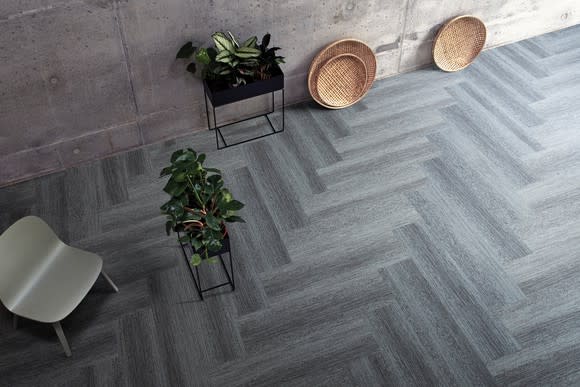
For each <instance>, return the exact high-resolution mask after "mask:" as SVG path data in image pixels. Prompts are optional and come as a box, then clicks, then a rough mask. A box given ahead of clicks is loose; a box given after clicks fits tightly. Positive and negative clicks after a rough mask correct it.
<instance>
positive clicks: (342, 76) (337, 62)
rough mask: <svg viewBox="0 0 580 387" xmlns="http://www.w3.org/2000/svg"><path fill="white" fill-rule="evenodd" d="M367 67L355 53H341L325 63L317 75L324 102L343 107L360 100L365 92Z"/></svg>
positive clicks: (319, 93) (317, 88)
mask: <svg viewBox="0 0 580 387" xmlns="http://www.w3.org/2000/svg"><path fill="white" fill-rule="evenodd" d="M366 83H367V67H366V65H365V63H364V62H363V61H362V60H361V59H360V58H359V57H358V56H356V55H354V54H341V55H337V56H335V57H334V58H331V59H329V60H328V61H327V62H326V63H324V64H323V65H322V66H321V67H320V70H319V72H318V77H316V90H317V91H318V96H319V97H320V99H321V101H322V102H324V104H326V105H329V106H332V107H335V108H341V107H345V106H350V105H352V104H353V103H355V102H356V101H358V100H360V99H361V98H362V96H363V95H364V93H365V87H366Z"/></svg>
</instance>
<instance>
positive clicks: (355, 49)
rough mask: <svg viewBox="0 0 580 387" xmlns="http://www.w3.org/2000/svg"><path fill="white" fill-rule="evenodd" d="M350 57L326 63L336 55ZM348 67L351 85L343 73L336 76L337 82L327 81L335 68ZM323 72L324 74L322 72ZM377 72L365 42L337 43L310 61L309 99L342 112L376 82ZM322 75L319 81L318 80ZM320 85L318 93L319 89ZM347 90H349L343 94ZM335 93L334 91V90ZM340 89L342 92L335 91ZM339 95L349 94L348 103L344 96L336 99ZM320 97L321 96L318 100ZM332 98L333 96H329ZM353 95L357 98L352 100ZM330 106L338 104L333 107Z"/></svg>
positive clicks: (358, 99)
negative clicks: (364, 69)
mask: <svg viewBox="0 0 580 387" xmlns="http://www.w3.org/2000/svg"><path fill="white" fill-rule="evenodd" d="M344 54H350V56H348V58H347V56H345V57H341V58H342V59H337V62H335V61H332V62H329V60H331V59H333V58H336V57H338V56H341V55H344ZM360 62H362V63H363V64H364V68H366V77H365V81H364V87H362V88H361V87H360V85H361V83H362V79H363V76H364V75H363V72H362V68H363V67H362V66H361V65H360ZM338 65H340V66H348V67H349V68H350V70H349V72H348V74H349V75H348V77H350V79H351V81H352V83H349V82H347V81H346V80H345V79H342V80H341V79H340V78H341V77H342V78H346V76H344V75H343V74H340V75H339V74H338V73H337V74H336V80H335V81H334V82H330V80H329V75H330V74H332V71H331V70H332V69H333V68H334V67H338ZM321 70H323V71H321ZM376 71H377V60H376V58H375V54H374V53H373V50H372V49H371V48H370V47H369V46H367V45H366V44H365V43H364V42H362V41H360V40H356V39H343V40H338V41H336V42H334V43H331V44H330V45H328V46H326V47H325V48H324V49H323V50H322V51H320V53H318V55H316V57H315V58H314V60H313V61H312V64H311V65H310V71H309V72H308V90H309V91H310V95H311V96H312V98H313V99H314V100H315V101H316V102H318V103H319V104H320V105H322V106H324V107H327V108H329V109H342V108H345V107H348V106H351V105H353V104H355V103H356V102H358V101H360V100H361V99H362V98H363V97H364V96H365V94H366V93H367V92H368V91H369V89H370V88H371V86H372V85H373V82H374V80H375V76H376ZM321 73H322V79H320V76H321ZM319 84H320V90H319V89H318V86H319ZM347 89H350V90H348V91H346V90H347ZM333 90H334V91H333ZM338 90H342V91H340V92H339V91H338ZM339 93H346V94H348V100H349V102H348V103H346V101H345V99H346V96H344V95H343V96H342V97H340V96H337V95H338V94H339ZM321 95H323V96H324V97H321ZM332 95H334V97H332ZM355 95H356V98H355V97H354V96H355ZM332 103H334V104H336V105H338V106H333V105H332Z"/></svg>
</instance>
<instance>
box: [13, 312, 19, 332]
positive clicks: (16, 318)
mask: <svg viewBox="0 0 580 387" xmlns="http://www.w3.org/2000/svg"><path fill="white" fill-rule="evenodd" d="M12 326H13V327H14V329H18V316H17V315H13V316H12Z"/></svg>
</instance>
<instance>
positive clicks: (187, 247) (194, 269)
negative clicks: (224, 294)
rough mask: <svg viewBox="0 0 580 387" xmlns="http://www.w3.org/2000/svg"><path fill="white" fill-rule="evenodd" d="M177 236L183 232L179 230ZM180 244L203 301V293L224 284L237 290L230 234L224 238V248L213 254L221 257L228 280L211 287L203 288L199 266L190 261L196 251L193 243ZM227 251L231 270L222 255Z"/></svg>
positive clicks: (196, 288)
mask: <svg viewBox="0 0 580 387" xmlns="http://www.w3.org/2000/svg"><path fill="white" fill-rule="evenodd" d="M177 236H178V237H179V238H181V233H179V232H178V233H177ZM179 245H180V246H181V251H182V252H183V258H185V263H186V264H187V267H188V268H189V272H190V273H191V278H192V279H193V284H194V285H195V290H197V294H198V295H199V298H200V299H201V300H202V301H203V293H205V292H208V291H210V290H213V289H217V288H221V287H222V286H228V285H230V286H231V288H232V291H234V290H236V284H235V282H234V265H233V260H232V248H231V245H230V237H229V235H228V236H226V237H225V238H224V240H223V247H222V249H221V250H220V251H218V252H216V253H212V256H217V257H218V258H219V261H220V264H221V266H222V268H223V270H224V273H225V274H226V278H227V279H228V280H227V282H224V283H221V284H218V285H214V286H210V287H209V288H205V289H203V287H202V283H201V276H200V274H199V267H198V266H193V265H192V264H191V263H190V259H191V256H192V255H193V254H194V253H195V252H196V251H195V249H194V248H193V246H192V245H191V243H181V242H179ZM226 253H227V254H228V255H229V258H230V270H229V271H228V269H227V267H226V263H225V262H224V258H223V257H222V255H224V254H226ZM200 254H201V253H200Z"/></svg>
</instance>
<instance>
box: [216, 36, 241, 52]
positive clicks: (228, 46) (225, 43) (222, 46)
mask: <svg viewBox="0 0 580 387" xmlns="http://www.w3.org/2000/svg"><path fill="white" fill-rule="evenodd" d="M212 38H213V42H214V43H215V46H216V48H217V49H218V51H224V50H226V51H229V52H231V53H232V54H234V53H235V52H236V48H235V46H234V44H233V43H232V42H231V41H230V40H229V39H228V38H227V37H226V36H225V35H224V34H223V33H222V32H216V33H215V34H213V35H212Z"/></svg>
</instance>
